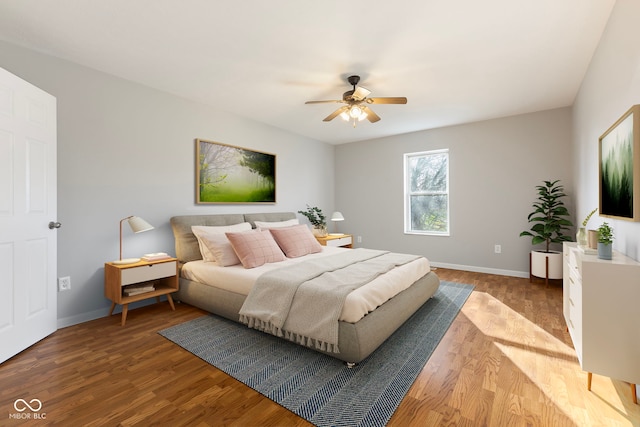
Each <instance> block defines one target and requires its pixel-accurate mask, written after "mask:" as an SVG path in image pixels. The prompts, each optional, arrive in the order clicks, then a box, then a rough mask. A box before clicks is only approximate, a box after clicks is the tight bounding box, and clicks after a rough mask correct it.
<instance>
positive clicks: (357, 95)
mask: <svg viewBox="0 0 640 427" xmlns="http://www.w3.org/2000/svg"><path fill="white" fill-rule="evenodd" d="M370 93H371V91H370V90H369V89H365V88H363V87H362V86H360V87H357V88H356V89H355V90H354V91H353V95H351V98H353V99H354V100H355V101H362V100H363V99H365V98H366V97H367V96H369V94H370Z"/></svg>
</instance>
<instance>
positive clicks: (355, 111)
mask: <svg viewBox="0 0 640 427" xmlns="http://www.w3.org/2000/svg"><path fill="white" fill-rule="evenodd" d="M361 114H362V108H360V107H358V106H357V105H354V106H352V107H351V108H350V109H349V115H350V116H351V117H352V118H354V119H357V118H358V117H360V115H361Z"/></svg>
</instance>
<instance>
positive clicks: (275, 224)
mask: <svg viewBox="0 0 640 427" xmlns="http://www.w3.org/2000/svg"><path fill="white" fill-rule="evenodd" d="M254 223H255V224H256V228H257V229H259V230H267V229H271V228H281V227H291V226H292V225H298V224H300V221H298V219H297V218H294V219H288V220H286V221H270V222H265V221H254Z"/></svg>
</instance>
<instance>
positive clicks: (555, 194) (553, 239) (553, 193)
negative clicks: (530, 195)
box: [520, 180, 573, 279]
mask: <svg viewBox="0 0 640 427" xmlns="http://www.w3.org/2000/svg"><path fill="white" fill-rule="evenodd" d="M559 182H560V180H555V181H544V185H538V186H536V190H537V191H538V198H537V200H536V202H534V203H533V208H534V210H533V212H531V213H530V214H529V216H528V217H527V219H528V220H529V223H530V224H533V225H532V227H531V229H530V230H528V231H523V232H522V233H520V236H529V237H531V243H532V244H533V245H539V244H544V249H542V250H532V251H531V266H530V273H531V274H532V275H533V276H536V277H544V278H546V279H562V252H560V251H555V250H552V249H551V245H552V244H558V243H562V242H570V241H571V237H570V236H569V235H566V234H564V233H565V232H567V231H569V227H572V226H573V223H572V222H571V221H569V219H567V218H568V217H569V216H570V215H569V211H568V210H567V208H566V207H565V205H564V202H563V200H562V198H563V197H566V194H564V187H563V186H562V185H561V184H559ZM547 262H548V271H547Z"/></svg>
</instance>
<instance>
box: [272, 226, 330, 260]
mask: <svg viewBox="0 0 640 427" xmlns="http://www.w3.org/2000/svg"><path fill="white" fill-rule="evenodd" d="M269 231H270V232H271V234H272V235H273V238H274V239H275V240H276V242H277V243H278V246H280V249H282V251H283V252H284V254H285V255H286V256H287V258H297V257H301V256H304V255H307V254H314V253H316V252H321V251H322V245H321V244H320V243H318V241H317V240H316V238H315V237H313V234H312V233H311V230H309V227H307V226H306V225H304V224H300V225H294V226H291V227H286V228H272V229H271V230H269Z"/></svg>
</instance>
